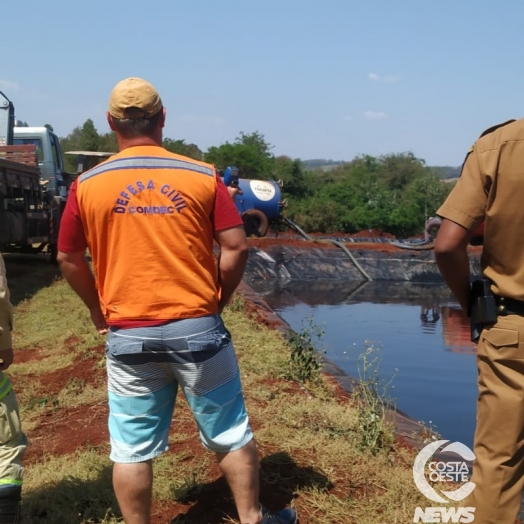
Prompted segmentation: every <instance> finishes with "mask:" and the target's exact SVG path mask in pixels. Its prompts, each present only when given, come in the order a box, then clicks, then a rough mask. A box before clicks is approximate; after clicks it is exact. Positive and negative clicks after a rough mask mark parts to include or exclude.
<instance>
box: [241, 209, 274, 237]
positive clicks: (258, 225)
mask: <svg viewBox="0 0 524 524" xmlns="http://www.w3.org/2000/svg"><path fill="white" fill-rule="evenodd" d="M242 220H243V222H244V230H245V231H246V235H247V236H248V237H252V236H255V237H265V236H266V235H267V231H268V229H269V220H268V218H267V216H266V215H265V214H264V213H262V211H259V210H258V209H249V210H248V211H245V212H244V213H242Z"/></svg>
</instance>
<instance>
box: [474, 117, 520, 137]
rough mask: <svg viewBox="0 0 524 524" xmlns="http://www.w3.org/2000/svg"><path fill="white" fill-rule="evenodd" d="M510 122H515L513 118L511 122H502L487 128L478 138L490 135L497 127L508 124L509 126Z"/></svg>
mask: <svg viewBox="0 0 524 524" xmlns="http://www.w3.org/2000/svg"><path fill="white" fill-rule="evenodd" d="M512 122H516V120H515V119H514V118H513V119H511V120H506V122H502V123H501V124H495V125H494V126H491V127H488V128H487V129H486V130H485V131H482V133H481V135H480V137H479V138H481V137H483V136H485V135H489V134H490V133H493V131H496V130H497V129H498V128H499V127H504V126H507V125H508V124H511V123H512Z"/></svg>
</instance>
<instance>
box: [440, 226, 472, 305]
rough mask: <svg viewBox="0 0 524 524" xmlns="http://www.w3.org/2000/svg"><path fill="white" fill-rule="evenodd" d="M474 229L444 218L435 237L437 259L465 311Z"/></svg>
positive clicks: (467, 298)
mask: <svg viewBox="0 0 524 524" xmlns="http://www.w3.org/2000/svg"><path fill="white" fill-rule="evenodd" d="M472 234H473V231H471V230H468V229H466V228H465V227H463V226H461V225H459V224H457V223H455V222H453V221H451V220H448V219H443V221H442V225H441V226H440V229H439V232H438V234H437V238H436V239H435V259H436V260H437V265H438V268H439V270H440V273H441V275H442V278H443V279H444V281H445V282H446V284H447V285H448V287H449V288H450V289H451V291H452V293H453V294H454V295H455V297H456V299H457V301H458V302H459V304H460V305H461V306H462V309H464V310H465V311H467V310H468V302H469V259H468V251H467V248H468V243H469V241H470V240H471V236H472Z"/></svg>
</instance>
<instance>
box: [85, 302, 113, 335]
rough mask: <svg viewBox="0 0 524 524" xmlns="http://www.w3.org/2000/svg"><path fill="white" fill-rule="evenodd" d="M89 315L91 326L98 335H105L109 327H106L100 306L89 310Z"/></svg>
mask: <svg viewBox="0 0 524 524" xmlns="http://www.w3.org/2000/svg"><path fill="white" fill-rule="evenodd" d="M89 314H90V315H91V320H92V321H93V324H94V325H95V327H96V329H97V331H98V333H100V335H106V334H107V332H108V331H109V326H108V325H107V322H106V319H105V318H104V314H103V313H102V310H101V309H100V306H96V307H94V308H91V309H90V310H89Z"/></svg>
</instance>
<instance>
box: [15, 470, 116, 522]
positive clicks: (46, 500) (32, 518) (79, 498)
mask: <svg viewBox="0 0 524 524" xmlns="http://www.w3.org/2000/svg"><path fill="white" fill-rule="evenodd" d="M111 478H112V466H107V467H105V468H103V469H102V470H101V472H100V475H99V476H98V477H97V478H96V479H93V480H82V479H78V478H72V477H66V478H64V479H63V480H61V481H60V482H57V483H56V484H53V485H51V486H49V485H47V486H46V487H44V488H42V489H37V490H34V491H31V492H30V493H25V492H22V501H23V506H22V522H23V523H24V524H44V523H45V524H80V523H83V522H84V523H85V522H104V521H106V522H108V521H109V520H110V519H111V517H113V516H117V517H120V515H121V514H120V510H119V509H118V504H117V502H116V498H115V496H114V492H113V485H112V481H111ZM104 519H107V520H104Z"/></svg>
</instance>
